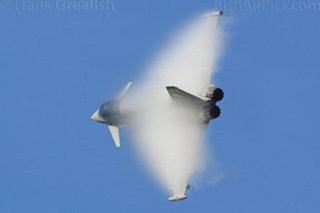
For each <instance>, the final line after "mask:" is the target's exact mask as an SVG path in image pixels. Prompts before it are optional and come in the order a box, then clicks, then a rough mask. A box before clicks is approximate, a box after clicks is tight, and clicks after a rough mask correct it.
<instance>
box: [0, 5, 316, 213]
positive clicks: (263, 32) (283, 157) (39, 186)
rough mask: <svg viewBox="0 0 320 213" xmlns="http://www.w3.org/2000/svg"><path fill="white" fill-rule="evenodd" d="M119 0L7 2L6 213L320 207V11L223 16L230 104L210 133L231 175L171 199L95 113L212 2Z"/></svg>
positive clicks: (3, 50) (1, 154)
mask: <svg viewBox="0 0 320 213" xmlns="http://www.w3.org/2000/svg"><path fill="white" fill-rule="evenodd" d="M239 2H240V3H241V2H242V4H244V1H239ZM6 3H7V4H11V3H10V1H9V2H6ZM289 3H290V1H289ZM113 5H114V10H113V11H112V12H110V11H108V12H107V14H105V13H104V12H87V11H82V12H76V11H70V10H69V11H61V10H60V11H53V12H49V11H22V9H21V5H20V6H19V5H18V8H17V9H18V11H15V10H16V8H13V6H14V3H12V5H9V6H11V8H5V7H2V9H1V10H0V26H1V32H0V66H1V67H0V73H1V77H0V97H1V102H0V112H1V123H0V129H1V134H0V172H1V173H0V212H3V213H7V212H8V213H9V212H10V213H11V212H12V213H21V212H32V213H37V212H39V213H43V212H48V213H49V212H50V213H51V212H52V213H57V212H68V213H70V212H139V213H140V212H232V213H234V212H245V213H248V212H252V213H257V212H261V213H270V212H279V213H280V212H291V213H293V212H320V202H319V197H320V193H319V190H320V171H319V163H320V157H319V151H320V133H319V127H320V110H319V105H320V100H319V97H320V96H319V93H320V83H319V82H320V72H319V67H320V60H319V55H320V51H319V50H320V42H319V38H320V11H312V12H310V11H308V10H304V11H299V12H295V13H292V12H289V11H284V10H283V11H274V10H272V11H270V10H268V11H261V10H259V11H252V10H251V11H250V10H249V9H247V10H244V9H241V10H240V9H235V10H233V11H232V10H229V11H226V13H225V15H226V16H224V17H225V18H228V19H229V18H230V17H232V19H233V23H232V25H231V26H230V27H229V38H228V40H229V45H228V49H227V51H226V52H225V55H224V57H223V60H222V61H221V63H220V69H219V73H218V75H217V79H216V82H217V83H218V85H219V86H221V87H222V88H223V89H224V90H225V99H224V101H223V102H222V103H221V108H222V116H221V117H220V118H219V119H218V120H217V121H216V123H215V124H214V125H210V126H209V128H208V130H207V131H208V134H209V138H210V139H211V143H212V144H211V148H212V150H214V153H215V156H216V159H217V160H218V162H219V164H220V166H221V167H222V168H223V170H224V171H226V174H225V177H224V179H223V180H222V181H221V182H220V183H218V184H217V185H216V186H215V187H209V186H207V187H206V186H204V187H202V188H201V189H200V190H192V191H191V192H190V193H189V198H188V199H187V200H185V201H183V202H178V203H170V202H168V201H167V195H166V194H165V193H164V192H162V191H161V190H159V188H157V187H156V186H155V185H154V183H153V180H152V179H151V178H150V177H149V176H147V175H146V173H145V172H144V171H143V168H141V166H140V164H139V163H138V161H137V159H136V158H135V154H134V152H133V150H132V146H131V145H130V144H131V143H130V140H129V138H128V137H127V136H126V135H122V147H121V149H120V150H116V149H115V147H114V144H113V142H112V139H111V137H110V135H109V133H108V132H107V130H106V128H105V127H104V126H103V125H99V124H97V123H94V122H93V121H91V120H89V117H90V115H91V114H92V113H93V112H94V110H95V109H96V108H97V107H98V105H99V104H100V103H101V102H102V101H103V100H104V98H105V97H108V96H112V95H114V94H115V92H117V91H119V90H120V89H121V88H122V87H123V86H124V85H125V83H126V82H127V81H129V80H135V79H137V78H138V77H139V75H140V74H141V70H142V68H143V67H144V66H145V65H146V64H147V62H148V59H149V58H150V55H152V54H154V53H155V52H156V51H157V49H158V47H159V46H160V45H161V44H162V42H164V40H165V38H166V36H167V35H168V34H169V33H170V32H172V30H174V28H175V27H176V26H177V25H179V24H180V23H181V22H183V21H184V20H186V18H189V17H191V16H193V15H195V14H198V13H200V12H203V11H208V10H211V9H212V8H214V4H213V1H209V0H203V1H199V0H189V1H182V0H181V1H177V0H176V1H169V0H166V1H165V0H163V1H148V0H134V1H125V0H113ZM5 6H8V5H6V4H5ZM220 7H221V5H220ZM60 9H61V8H60Z"/></svg>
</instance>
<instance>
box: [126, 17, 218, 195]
mask: <svg viewBox="0 0 320 213" xmlns="http://www.w3.org/2000/svg"><path fill="white" fill-rule="evenodd" d="M217 19H218V17H210V18H201V19H199V20H195V21H193V22H192V23H190V24H189V25H187V26H186V27H184V28H183V29H182V30H181V31H179V32H178V33H177V34H176V36H175V37H174V39H173V40H172V41H171V42H170V44H169V45H168V46H166V48H165V49H164V50H163V52H162V53H161V54H160V56H159V57H158V58H156V60H155V61H154V63H153V64H152V65H151V67H150V68H149V69H148V71H147V74H146V76H145V78H144V79H143V80H142V81H141V83H140V84H138V85H136V87H135V90H134V91H133V94H132V95H131V98H132V99H130V100H129V101H131V103H130V104H125V105H127V106H131V107H132V104H136V105H137V108H139V109H141V110H140V112H139V113H138V114H136V116H134V118H132V120H131V125H130V126H131V130H132V131H131V132H132V133H133V135H134V138H135V141H136V147H137V149H138V151H139V155H140V156H141V157H142V159H143V161H144V162H146V164H147V166H148V168H149V169H151V171H152V174H154V176H155V177H156V178H157V179H158V180H159V181H160V183H162V184H163V186H165V187H167V188H168V189H170V191H171V192H172V193H173V194H174V195H176V196H179V195H183V194H184V191H185V188H186V186H187V183H188V179H189V177H190V176H191V175H192V174H194V173H195V172H197V171H198V170H199V164H200V163H201V162H202V159H203V150H202V147H203V146H202V144H201V143H202V141H203V140H202V135H201V127H200V125H199V124H198V123H199V122H198V120H197V119H198V117H197V116H195V115H193V114H194V113H191V112H189V110H188V109H187V108H184V107H182V106H179V107H177V106H175V105H173V104H172V103H171V99H170V96H169V95H168V93H167V91H166V86H177V87H179V88H181V89H183V90H185V91H187V92H189V93H192V94H194V95H200V94H201V92H202V91H203V90H204V89H205V88H207V87H208V86H209V84H210V80H211V74H212V72H213V71H214V68H215V64H216V62H217V59H218V56H219V53H220V47H221V39H220V38H221V36H220V31H219V29H218V28H217Z"/></svg>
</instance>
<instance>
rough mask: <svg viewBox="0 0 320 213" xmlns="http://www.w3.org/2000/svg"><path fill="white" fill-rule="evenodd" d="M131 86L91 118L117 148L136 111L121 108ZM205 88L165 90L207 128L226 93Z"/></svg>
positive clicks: (177, 197)
mask: <svg viewBox="0 0 320 213" xmlns="http://www.w3.org/2000/svg"><path fill="white" fill-rule="evenodd" d="M222 14H223V12H222V11H214V12H211V13H207V14H204V15H203V17H204V18H208V17H212V16H219V15H222ZM209 82H210V81H209ZM131 85H132V83H131V82H129V83H128V84H127V85H126V86H125V88H124V89H123V91H122V92H121V93H120V95H119V96H118V97H117V98H116V99H114V100H108V101H106V102H104V103H102V105H101V106H100V108H99V109H97V110H96V111H95V112H94V114H93V115H92V116H91V119H92V120H94V121H96V122H99V123H102V124H106V126H107V127H108V129H109V131H110V133H111V136H112V138H113V141H114V143H115V146H116V147H118V148H119V147H120V136H119V127H123V126H126V125H127V124H128V118H129V117H130V116H131V115H130V113H135V112H134V111H131V112H130V113H128V112H123V110H122V109H121V107H120V105H121V102H122V99H123V98H124V96H125V95H126V93H128V91H129V90H130V87H131ZM203 88H205V89H204V90H202V91H201V92H200V93H199V94H191V93H189V92H188V91H186V90H184V89H183V88H179V87H177V86H176V85H166V86H165V88H164V89H165V90H166V91H167V95H168V97H170V98H171V100H172V102H173V103H178V104H182V105H184V106H188V107H189V108H190V109H192V111H191V112H192V113H194V115H195V116H198V120H200V121H201V126H202V127H207V126H208V124H209V122H210V121H211V120H213V119H216V118H218V117H219V116H220V113H221V110H220V108H219V106H218V105H217V103H218V102H219V101H221V100H222V99H223V97H224V92H223V90H222V89H220V88H218V87H216V86H215V85H210V84H209V85H203ZM189 187H190V185H189V184H187V185H186V186H185V189H189ZM186 198H187V196H186V195H184V194H179V195H175V194H174V195H173V196H171V197H169V201H179V200H183V199H186Z"/></svg>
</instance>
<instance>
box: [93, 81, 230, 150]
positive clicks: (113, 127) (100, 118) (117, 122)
mask: <svg viewBox="0 0 320 213" xmlns="http://www.w3.org/2000/svg"><path fill="white" fill-rule="evenodd" d="M131 84H132V83H131V82H129V83H128V84H127V85H126V87H125V88H124V89H123V91H122V92H121V93H120V95H119V97H118V98H117V99H115V100H110V101H106V102H104V103H103V104H102V105H101V106H100V108H99V109H98V110H96V111H95V113H94V114H93V115H92V116H91V119H92V120H94V121H96V122H99V123H104V124H107V125H108V128H109V131H110V133H111V136H112V138H113V140H114V143H115V145H116V147H120V137H119V127H121V126H125V125H126V124H127V123H126V121H127V117H128V116H130V115H128V113H124V112H122V110H121V108H120V103H121V99H122V97H123V96H124V95H125V94H126V93H127V92H128V90H129V89H130V87H131ZM166 90H167V91H168V95H170V97H171V99H172V101H174V102H176V103H178V104H183V105H187V106H190V107H192V109H194V112H195V114H196V115H197V116H199V120H200V121H201V124H202V126H203V127H207V126H208V124H209V122H210V120H212V119H215V118H218V117H219V116H220V114H221V110H220V107H218V106H217V105H216V104H217V102H219V101H221V100H222V99H223V97H224V92H223V90H222V89H220V88H218V87H216V86H215V85H211V86H209V87H208V88H207V89H206V90H205V91H204V92H203V93H202V94H201V96H200V97H198V96H195V95H192V94H190V93H188V92H186V91H184V90H182V89H180V88H178V87H175V86H167V87H166Z"/></svg>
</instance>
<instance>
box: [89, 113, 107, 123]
mask: <svg viewBox="0 0 320 213" xmlns="http://www.w3.org/2000/svg"><path fill="white" fill-rule="evenodd" d="M91 119H92V120H94V121H96V122H102V123H103V122H105V121H104V120H103V119H102V118H101V117H100V116H99V110H97V111H95V113H93V114H92V116H91Z"/></svg>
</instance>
